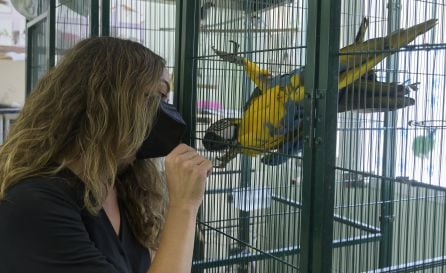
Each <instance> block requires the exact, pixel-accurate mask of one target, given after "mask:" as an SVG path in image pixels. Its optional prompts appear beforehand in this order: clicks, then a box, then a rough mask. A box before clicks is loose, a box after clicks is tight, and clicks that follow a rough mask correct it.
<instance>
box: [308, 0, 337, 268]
mask: <svg viewBox="0 0 446 273" xmlns="http://www.w3.org/2000/svg"><path fill="white" fill-rule="evenodd" d="M308 5H309V11H308V13H309V16H308V29H307V47H308V48H307V50H308V51H307V65H306V71H305V89H306V96H305V109H304V110H305V116H306V117H310V120H308V119H305V121H304V130H305V132H308V133H306V142H305V144H304V181H303V185H302V187H303V197H302V198H303V201H302V202H303V210H302V239H301V246H302V256H301V266H300V270H301V272H318V273H319V272H320V273H322V272H324V273H329V272H332V268H331V267H332V246H333V243H332V241H333V209H334V204H333V202H334V178H335V169H334V164H335V156H336V146H335V143H336V122H337V115H336V113H337V95H338V88H337V86H338V72H337V71H338V51H339V49H338V47H339V24H340V1H338V0H336V1H329V0H319V1H309V4H308ZM310 113H311V114H310Z"/></svg>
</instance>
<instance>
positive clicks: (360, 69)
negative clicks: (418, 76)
mask: <svg viewBox="0 0 446 273" xmlns="http://www.w3.org/2000/svg"><path fill="white" fill-rule="evenodd" d="M436 23H437V20H436V19H432V20H428V21H426V22H423V23H420V24H418V25H415V26H412V27H410V28H408V29H400V30H399V31H396V32H393V33H391V34H389V35H388V36H386V37H381V38H375V39H370V40H367V41H363V40H364V33H365V31H366V29H367V26H368V20H367V19H364V20H363V22H362V24H361V27H360V30H359V32H358V35H357V36H356V39H355V42H354V43H353V44H351V45H348V46H346V47H344V48H342V49H340V57H339V63H340V65H339V83H338V89H339V90H340V91H339V92H340V93H339V107H338V111H339V112H343V111H350V110H359V109H361V110H364V111H372V112H376V111H381V112H382V111H390V110H396V109H400V108H403V107H406V106H409V105H413V104H414V103H415V100H413V99H412V98H409V97H406V96H405V95H406V94H407V93H409V92H410V90H416V86H417V84H413V85H403V84H398V83H385V82H380V81H377V79H376V73H375V72H374V71H373V67H374V66H376V65H377V64H378V63H380V62H381V61H382V60H384V59H385V58H386V57H388V56H390V55H391V54H394V53H396V52H397V50H398V49H399V48H401V47H402V46H405V45H407V44H409V43H410V42H412V41H413V40H414V39H415V38H416V37H417V36H419V35H421V34H423V33H425V32H427V31H428V30H430V29H432V28H433V27H434V26H435V25H436ZM237 49H238V45H236V46H235V48H234V52H232V53H226V52H223V51H219V50H217V49H215V48H213V50H214V51H215V52H216V54H217V55H218V56H220V58H222V59H223V60H225V61H228V62H231V63H234V64H237V65H240V66H243V69H244V71H245V73H246V74H247V76H248V77H249V78H250V80H251V81H252V82H253V83H254V85H255V86H256V88H255V89H254V91H253V93H252V94H251V97H250V98H249V100H248V101H247V103H246V104H245V106H244V109H243V115H242V117H241V118H226V119H221V120H219V121H217V122H215V123H214V124H211V126H210V127H209V128H208V129H207V130H206V133H205V135H204V138H203V141H202V142H203V145H204V147H205V149H207V150H209V151H222V150H224V151H225V153H224V155H223V156H221V157H219V158H217V160H218V161H219V164H216V167H224V166H225V165H226V164H227V163H228V162H229V161H231V160H232V159H233V158H234V157H235V156H236V155H237V154H239V153H242V154H245V155H249V156H256V155H258V154H264V153H267V152H270V151H277V152H276V153H273V154H268V155H266V156H264V157H263V158H262V159H261V161H262V162H263V163H265V164H268V165H277V164H281V163H283V162H284V161H286V159H287V158H288V157H287V156H286V155H290V154H296V153H297V152H298V151H300V150H301V149H302V143H303V142H302V136H303V135H302V128H301V126H302V119H303V110H302V101H303V97H304V93H305V91H304V89H305V88H304V77H303V75H304V68H298V69H295V70H293V71H291V72H289V73H287V74H284V75H279V76H272V74H271V73H270V72H269V71H268V70H267V69H262V68H260V67H259V66H258V65H257V64H256V63H254V62H252V61H250V60H248V59H247V58H243V57H240V56H238V55H237ZM363 52H371V53H369V54H367V53H364V54H360V53H363ZM377 90H378V92H377Z"/></svg>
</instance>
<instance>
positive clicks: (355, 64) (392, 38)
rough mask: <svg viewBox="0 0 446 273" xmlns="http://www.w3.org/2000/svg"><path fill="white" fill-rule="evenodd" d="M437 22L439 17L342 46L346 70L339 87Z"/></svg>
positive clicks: (342, 64) (342, 56)
mask: <svg viewBox="0 0 446 273" xmlns="http://www.w3.org/2000/svg"><path fill="white" fill-rule="evenodd" d="M437 22H438V20H437V19H432V20H428V21H426V22H424V23H421V24H418V25H415V26H412V27H410V28H408V29H401V30H398V31H395V32H392V33H391V34H389V35H387V36H386V37H381V38H376V39H370V40H367V41H365V42H363V43H360V44H352V45H349V46H346V47H344V48H342V49H341V50H340V51H339V54H340V56H339V64H340V66H341V67H345V68H346V70H345V71H344V72H342V73H341V74H340V75H339V85H338V89H342V88H344V87H346V86H347V85H349V84H351V83H353V82H354V81H356V80H357V79H359V78H360V77H361V76H362V75H364V74H365V73H366V72H367V71H369V70H371V69H372V68H373V67H374V66H375V65H377V64H378V63H380V62H381V61H382V60H384V59H385V58H386V57H388V56H390V55H391V54H394V53H395V52H396V51H397V50H398V49H400V48H401V47H403V46H406V45H407V44H409V43H410V42H412V41H413V40H415V38H416V37H417V36H419V35H421V34H423V33H425V32H427V31H428V30H430V29H432V28H433V27H434V26H435V25H436V24H437Z"/></svg>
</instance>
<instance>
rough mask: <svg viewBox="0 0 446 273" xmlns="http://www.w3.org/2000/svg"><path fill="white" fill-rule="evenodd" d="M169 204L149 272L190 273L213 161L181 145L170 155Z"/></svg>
mask: <svg viewBox="0 0 446 273" xmlns="http://www.w3.org/2000/svg"><path fill="white" fill-rule="evenodd" d="M165 164H166V177H167V185H168V189H169V207H168V211H167V215H166V220H165V223H164V227H163V230H162V233H161V241H160V246H159V248H158V250H157V252H156V255H155V257H154V259H153V263H152V265H151V267H150V270H149V272H148V273H188V272H190V271H191V267H192V253H193V246H194V234H195V221H196V215H197V211H198V207H199V206H200V204H201V201H202V199H203V194H204V184H205V181H206V178H207V176H208V175H209V174H210V172H211V168H212V164H211V162H210V161H209V160H207V159H205V158H203V157H201V156H200V155H198V154H197V152H196V151H195V150H194V149H192V148H191V147H189V146H187V145H184V144H180V145H179V146H178V147H177V148H175V149H174V150H173V151H172V152H171V153H170V154H169V155H168V156H167V157H166V161H165Z"/></svg>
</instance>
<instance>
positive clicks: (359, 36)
mask: <svg viewBox="0 0 446 273" xmlns="http://www.w3.org/2000/svg"><path fill="white" fill-rule="evenodd" d="M368 27H369V19H367V17H364V19H362V22H361V26H359V30H358V33H356V37H355V43H356V44H357V43H362V42H364V38H365V33H366V32H367V28H368Z"/></svg>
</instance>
